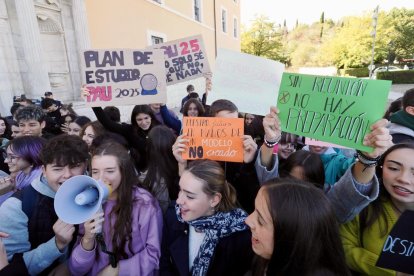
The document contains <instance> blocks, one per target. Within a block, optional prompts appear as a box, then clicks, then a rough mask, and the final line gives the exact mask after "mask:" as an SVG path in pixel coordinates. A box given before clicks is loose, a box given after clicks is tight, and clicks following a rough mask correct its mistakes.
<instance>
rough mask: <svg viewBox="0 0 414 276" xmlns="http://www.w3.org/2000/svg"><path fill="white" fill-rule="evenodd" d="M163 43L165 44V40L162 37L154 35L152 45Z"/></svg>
mask: <svg viewBox="0 0 414 276" xmlns="http://www.w3.org/2000/svg"><path fill="white" fill-rule="evenodd" d="M163 42H164V39H163V38H162V37H159V36H155V35H152V36H151V43H152V45H155V44H161V43H163Z"/></svg>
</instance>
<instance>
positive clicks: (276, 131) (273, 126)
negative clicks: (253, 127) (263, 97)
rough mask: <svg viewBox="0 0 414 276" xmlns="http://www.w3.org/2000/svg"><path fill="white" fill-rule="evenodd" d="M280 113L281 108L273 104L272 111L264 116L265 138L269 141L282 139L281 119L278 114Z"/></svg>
mask: <svg viewBox="0 0 414 276" xmlns="http://www.w3.org/2000/svg"><path fill="white" fill-rule="evenodd" d="M278 113H279V109H277V107H275V106H271V107H270V112H269V113H268V114H266V116H265V117H264V118H263V128H264V131H265V139H266V140H268V141H276V140H278V139H280V136H281V133H282V130H281V129H280V120H279V117H278V115H277V114H278Z"/></svg>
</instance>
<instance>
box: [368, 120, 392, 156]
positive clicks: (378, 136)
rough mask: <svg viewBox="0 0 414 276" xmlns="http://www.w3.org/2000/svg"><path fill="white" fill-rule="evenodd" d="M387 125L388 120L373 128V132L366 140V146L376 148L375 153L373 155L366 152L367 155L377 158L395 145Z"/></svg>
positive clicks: (374, 125) (376, 124)
mask: <svg viewBox="0 0 414 276" xmlns="http://www.w3.org/2000/svg"><path fill="white" fill-rule="evenodd" d="M387 124H388V121H387V120H386V119H381V120H379V121H378V122H376V123H375V124H373V125H372V126H371V132H370V133H368V134H367V135H366V136H365V138H364V145H365V146H368V147H372V148H374V151H373V152H371V153H368V152H364V154H365V155H367V156H369V157H371V158H376V157H378V156H380V155H382V154H383V153H384V152H385V151H386V150H387V149H388V148H389V147H391V146H392V145H393V143H392V136H391V135H390V131H389V129H388V128H387Z"/></svg>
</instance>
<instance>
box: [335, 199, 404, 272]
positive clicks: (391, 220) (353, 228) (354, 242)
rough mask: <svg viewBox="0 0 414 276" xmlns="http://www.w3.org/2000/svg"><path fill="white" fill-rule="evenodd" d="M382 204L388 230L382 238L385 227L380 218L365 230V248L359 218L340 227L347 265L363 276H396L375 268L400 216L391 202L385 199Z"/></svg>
mask: <svg viewBox="0 0 414 276" xmlns="http://www.w3.org/2000/svg"><path fill="white" fill-rule="evenodd" d="M382 204H383V206H384V211H385V214H386V220H387V222H388V229H387V233H386V234H385V235H383V236H382V235H381V234H380V233H381V232H380V225H384V220H383V218H382V217H379V219H377V220H376V221H375V223H374V224H373V225H372V226H371V227H369V228H367V229H365V231H364V233H363V235H362V243H363V246H362V245H361V242H360V241H361V232H360V226H359V216H358V217H356V218H355V219H354V220H352V221H350V222H348V223H346V224H343V225H341V227H340V234H341V238H342V244H343V246H344V251H345V258H346V263H347V265H348V266H349V267H350V268H351V269H352V270H354V271H356V272H358V273H360V274H361V275H372V276H391V275H396V272H395V271H391V270H388V269H384V268H380V267H377V266H375V264H376V262H377V260H378V257H379V255H380V254H381V251H382V248H383V246H384V243H385V240H386V238H387V236H388V234H389V233H390V231H391V229H392V227H393V226H394V224H395V223H396V222H397V220H398V216H397V214H396V213H395V211H394V209H393V207H392V203H391V201H390V200H385V199H384V200H383V201H382Z"/></svg>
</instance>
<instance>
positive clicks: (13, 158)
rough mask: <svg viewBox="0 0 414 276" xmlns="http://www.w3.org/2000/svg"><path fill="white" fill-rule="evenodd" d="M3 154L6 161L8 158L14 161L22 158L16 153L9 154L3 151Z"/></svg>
mask: <svg viewBox="0 0 414 276" xmlns="http://www.w3.org/2000/svg"><path fill="white" fill-rule="evenodd" d="M2 155H3V158H4V161H6V159H9V160H10V162H13V161H15V160H18V159H19V158H20V157H19V156H16V155H7V153H5V152H3V153H2Z"/></svg>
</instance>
